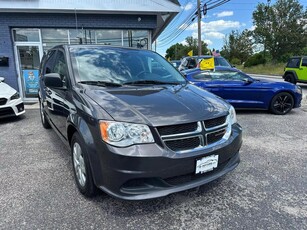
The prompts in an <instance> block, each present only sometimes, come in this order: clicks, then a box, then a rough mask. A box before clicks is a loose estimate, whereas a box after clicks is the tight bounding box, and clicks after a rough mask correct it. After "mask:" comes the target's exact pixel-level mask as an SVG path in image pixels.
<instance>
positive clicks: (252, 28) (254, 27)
mask: <svg viewBox="0 0 307 230" xmlns="http://www.w3.org/2000/svg"><path fill="white" fill-rule="evenodd" d="M255 29H256V26H251V27H250V28H248V30H250V31H254V30H255Z"/></svg>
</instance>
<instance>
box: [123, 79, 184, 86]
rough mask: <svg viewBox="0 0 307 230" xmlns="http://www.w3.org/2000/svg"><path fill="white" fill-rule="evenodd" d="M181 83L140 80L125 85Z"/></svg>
mask: <svg viewBox="0 0 307 230" xmlns="http://www.w3.org/2000/svg"><path fill="white" fill-rule="evenodd" d="M180 84H181V83H180V82H165V81H155V80H139V81H130V82H126V83H124V85H180Z"/></svg>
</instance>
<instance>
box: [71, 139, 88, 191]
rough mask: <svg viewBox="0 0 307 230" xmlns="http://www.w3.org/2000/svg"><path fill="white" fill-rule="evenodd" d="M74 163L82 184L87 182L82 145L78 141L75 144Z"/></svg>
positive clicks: (78, 178)
mask: <svg viewBox="0 0 307 230" xmlns="http://www.w3.org/2000/svg"><path fill="white" fill-rule="evenodd" d="M73 161H74V162H73V163H74V169H75V174H76V177H77V180H78V182H79V184H80V185H81V186H84V185H85V183H86V170H85V163H84V158H83V154H82V150H81V147H80V145H79V144H78V143H74V146H73Z"/></svg>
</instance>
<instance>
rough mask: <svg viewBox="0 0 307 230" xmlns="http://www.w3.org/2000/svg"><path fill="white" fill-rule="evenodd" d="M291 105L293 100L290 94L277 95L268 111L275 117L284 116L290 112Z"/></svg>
mask: <svg viewBox="0 0 307 230" xmlns="http://www.w3.org/2000/svg"><path fill="white" fill-rule="evenodd" d="M293 105H294V99H293V96H292V95H291V94H290V93H287V92H282V93H278V94H276V95H275V96H274V97H273V99H272V101H271V105H270V111H271V112H272V113H274V114H277V115H285V114H287V113H289V112H290V111H291V110H292V108H293Z"/></svg>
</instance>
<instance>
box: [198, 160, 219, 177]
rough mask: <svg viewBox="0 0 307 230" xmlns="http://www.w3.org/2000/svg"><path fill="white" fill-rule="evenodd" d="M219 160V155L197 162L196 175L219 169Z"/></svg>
mask: <svg viewBox="0 0 307 230" xmlns="http://www.w3.org/2000/svg"><path fill="white" fill-rule="evenodd" d="M218 160H219V156H218V155H211V156H208V157H203V158H201V159H199V160H197V161H196V170H195V174H198V173H205V172H209V171H212V170H213V169H214V168H216V167H217V164H218Z"/></svg>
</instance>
